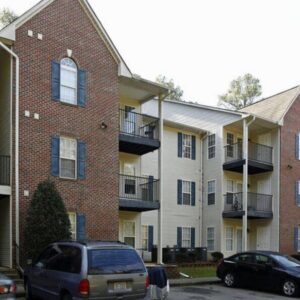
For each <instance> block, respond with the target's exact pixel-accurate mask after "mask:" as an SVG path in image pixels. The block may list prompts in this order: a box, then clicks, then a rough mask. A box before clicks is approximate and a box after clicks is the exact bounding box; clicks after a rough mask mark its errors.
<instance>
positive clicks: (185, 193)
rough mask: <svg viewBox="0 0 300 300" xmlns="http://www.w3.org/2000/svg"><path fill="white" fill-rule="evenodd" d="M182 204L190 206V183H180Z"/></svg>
mask: <svg viewBox="0 0 300 300" xmlns="http://www.w3.org/2000/svg"><path fill="white" fill-rule="evenodd" d="M182 204H184V205H191V182H190V181H182Z"/></svg>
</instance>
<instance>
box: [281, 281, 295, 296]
mask: <svg viewBox="0 0 300 300" xmlns="http://www.w3.org/2000/svg"><path fill="white" fill-rule="evenodd" d="M297 291H298V287H297V284H296V283H295V281H294V280H292V279H286V280H285V281H284V282H283V284H282V292H283V294H284V295H285V296H288V297H294V296H296V294H297Z"/></svg>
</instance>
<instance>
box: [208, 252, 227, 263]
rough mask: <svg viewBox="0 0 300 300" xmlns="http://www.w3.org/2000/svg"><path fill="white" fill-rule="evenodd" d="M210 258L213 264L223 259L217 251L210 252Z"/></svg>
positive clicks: (221, 254)
mask: <svg viewBox="0 0 300 300" xmlns="http://www.w3.org/2000/svg"><path fill="white" fill-rule="evenodd" d="M211 256H212V259H213V261H214V262H217V261H219V260H221V259H222V258H223V257H224V255H223V253H222V252H217V251H216V252H212V253H211Z"/></svg>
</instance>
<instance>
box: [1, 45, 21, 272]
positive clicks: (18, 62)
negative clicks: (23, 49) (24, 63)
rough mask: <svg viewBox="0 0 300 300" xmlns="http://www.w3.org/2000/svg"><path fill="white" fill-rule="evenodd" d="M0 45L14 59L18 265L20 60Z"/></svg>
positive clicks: (17, 243)
mask: <svg viewBox="0 0 300 300" xmlns="http://www.w3.org/2000/svg"><path fill="white" fill-rule="evenodd" d="M0 47H1V48H3V49H4V50H5V51H6V52H8V53H9V54H10V55H11V56H13V57H14V58H15V60H16V107H15V194H16V195H15V196H16V216H15V217H16V264H17V266H18V267H19V266H20V260H19V251H18V248H19V243H20V233H19V81H20V80H19V70H20V68H19V66H20V60H19V57H18V56H17V54H15V53H14V52H13V51H12V50H11V49H9V48H8V47H7V46H6V45H4V44H3V43H2V42H1V41H0Z"/></svg>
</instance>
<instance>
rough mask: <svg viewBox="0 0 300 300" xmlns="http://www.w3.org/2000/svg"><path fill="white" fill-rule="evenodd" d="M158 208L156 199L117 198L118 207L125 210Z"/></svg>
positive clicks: (137, 210) (138, 210)
mask: <svg viewBox="0 0 300 300" xmlns="http://www.w3.org/2000/svg"><path fill="white" fill-rule="evenodd" d="M159 208H160V204H159V202H158V201H143V200H134V199H133V200H131V199H124V198H120V199H119V209H120V210H126V211H135V212H143V211H150V210H157V209H159Z"/></svg>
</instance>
